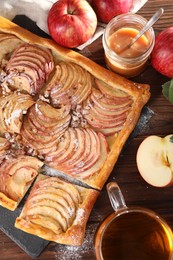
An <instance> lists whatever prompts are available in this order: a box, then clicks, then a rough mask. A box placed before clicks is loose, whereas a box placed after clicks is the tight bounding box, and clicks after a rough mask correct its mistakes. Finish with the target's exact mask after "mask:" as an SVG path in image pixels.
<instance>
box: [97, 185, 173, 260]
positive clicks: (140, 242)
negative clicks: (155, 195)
mask: <svg viewBox="0 0 173 260" xmlns="http://www.w3.org/2000/svg"><path fill="white" fill-rule="evenodd" d="M107 191H108V195H109V198H110V202H111V205H112V207H113V209H114V212H113V213H112V214H110V215H109V216H108V217H107V218H106V219H105V220H104V221H103V222H102V223H101V225H100V226H99V228H98V230H97V232H96V235H95V251H96V258H97V260H156V259H157V260H172V259H173V233H172V230H171V228H170V227H169V225H168V224H167V223H166V221H165V220H163V219H162V218H161V217H160V216H159V215H158V214H156V213H155V212H153V211H151V210H149V209H146V208H142V207H128V206H126V203H125V201H124V198H123V194H122V192H121V190H120V188H119V186H118V184H117V183H116V182H110V183H108V184H107Z"/></svg>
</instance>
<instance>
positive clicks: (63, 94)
mask: <svg viewBox="0 0 173 260" xmlns="http://www.w3.org/2000/svg"><path fill="white" fill-rule="evenodd" d="M91 87H92V77H91V74H89V73H88V72H87V71H86V70H84V69H83V68H82V67H81V66H78V65H77V64H75V63H70V62H68V63H67V62H60V63H59V64H58V65H57V66H56V72H55V74H54V76H53V78H52V79H51V81H50V82H49V83H48V85H47V86H46V88H45V89H44V93H43V95H44V96H45V97H49V98H50V100H51V103H52V104H53V106H54V107H56V106H58V105H59V104H71V105H72V106H76V105H77V104H81V103H82V101H83V100H85V99H86V98H87V96H88V95H89V94H90V92H91Z"/></svg>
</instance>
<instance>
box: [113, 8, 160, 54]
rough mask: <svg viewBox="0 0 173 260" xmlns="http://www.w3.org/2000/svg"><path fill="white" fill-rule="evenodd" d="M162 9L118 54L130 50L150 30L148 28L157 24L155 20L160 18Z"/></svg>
mask: <svg viewBox="0 0 173 260" xmlns="http://www.w3.org/2000/svg"><path fill="white" fill-rule="evenodd" d="M163 12H164V9H163V8H160V9H159V10H158V11H157V12H156V13H155V14H154V15H153V16H152V17H151V18H150V20H149V21H148V22H147V23H146V25H145V26H144V27H143V28H142V30H140V31H139V32H138V34H137V35H136V36H135V37H134V38H133V39H132V41H131V42H130V43H129V44H128V45H127V46H126V47H124V48H122V49H121V50H120V51H119V52H118V54H120V53H121V52H123V51H125V50H127V49H128V48H130V47H131V46H132V45H133V44H134V43H135V42H136V41H137V40H138V39H139V38H140V37H141V36H142V35H143V34H144V33H145V32H146V31H148V29H150V27H151V26H152V25H153V24H154V23H155V22H157V20H158V19H159V18H160V16H161V15H162V14H163Z"/></svg>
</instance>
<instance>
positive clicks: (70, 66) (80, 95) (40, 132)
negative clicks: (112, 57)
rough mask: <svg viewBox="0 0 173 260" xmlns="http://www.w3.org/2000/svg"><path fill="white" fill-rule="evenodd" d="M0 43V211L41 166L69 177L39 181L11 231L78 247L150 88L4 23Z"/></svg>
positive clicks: (14, 200) (10, 204) (13, 202)
mask: <svg viewBox="0 0 173 260" xmlns="http://www.w3.org/2000/svg"><path fill="white" fill-rule="evenodd" d="M0 43H2V44H0V52H1V55H0V137H1V138H0V204H1V205H2V206H5V207H7V208H9V209H11V210H14V209H15V208H16V207H17V205H18V203H19V202H20V200H21V199H22V198H23V196H24V195H25V193H26V192H27V189H28V188H29V187H30V185H31V183H32V182H33V181H34V179H35V177H36V176H37V175H38V171H39V169H40V167H42V165H43V164H46V165H48V166H49V167H51V168H54V169H56V170H57V171H59V172H61V173H63V176H64V177H69V176H70V177H72V178H70V179H71V183H69V182H67V181H62V180H61V179H59V178H58V177H47V176H43V175H39V177H38V178H37V181H36V183H35V185H34V186H33V188H32V190H31V193H30V195H29V197H28V199H27V202H26V204H25V206H24V208H23V211H22V213H21V216H20V217H18V218H17V220H16V224H15V226H16V227H17V228H20V229H22V230H24V231H26V232H28V233H31V234H35V235H37V236H40V237H43V238H45V239H48V240H51V241H55V242H58V243H63V244H70V245H79V244H81V243H82V240H83V237H84V233H85V226H86V222H87V220H88V217H89V214H90V211H91V209H92V207H93V205H94V202H95V200H96V198H97V196H98V191H96V189H97V190H101V189H102V187H103V186H104V184H105V182H106V181H107V179H108V177H109V175H110V173H111V172H112V169H113V167H114V165H115V163H116V161H117V160H118V156H119V155H120V152H121V150H122V148H123V145H124V144H125V142H126V140H127V139H128V137H129V135H130V134H131V132H132V131H133V129H134V127H135V125H136V123H137V121H138V119H139V117H140V113H141V110H142V108H143V106H144V105H145V104H146V103H147V101H148V100H149V97H150V91H149V90H150V87H149V85H147V84H138V83H134V82H132V81H130V80H127V79H125V78H123V77H121V76H119V75H117V74H115V73H113V72H111V71H109V70H107V69H105V68H103V67H101V66H99V65H98V64H96V63H94V62H93V61H91V60H90V59H88V58H86V57H84V56H82V55H80V54H79V53H77V52H74V51H73V50H69V49H65V48H63V47H61V46H58V45H57V44H56V43H55V42H54V41H52V40H51V39H44V38H41V37H39V36H37V35H34V34H33V33H31V32H29V31H27V30H25V29H23V28H21V27H20V26H18V25H16V24H14V23H12V22H10V21H8V20H7V19H5V18H3V17H0ZM7 137H9V138H7ZM10 137H12V139H14V143H13V141H12V140H11V138H10ZM12 145H13V152H12V153H11V152H9V154H8V151H9V150H10V149H11V146H12ZM7 154H8V159H7V157H6V155H7ZM10 156H11V157H10ZM10 158H11V159H10ZM57 174H58V173H57ZM66 179H67V178H66ZM76 179H77V180H79V181H80V182H83V186H86V185H84V184H87V185H88V186H87V187H88V188H83V187H80V186H77V185H75V184H74V183H76V182H75V181H76ZM74 180H75V181H74Z"/></svg>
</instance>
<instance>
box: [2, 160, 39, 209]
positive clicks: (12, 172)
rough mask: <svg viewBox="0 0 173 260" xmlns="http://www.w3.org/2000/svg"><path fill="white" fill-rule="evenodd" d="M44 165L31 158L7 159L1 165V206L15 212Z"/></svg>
mask: <svg viewBox="0 0 173 260" xmlns="http://www.w3.org/2000/svg"><path fill="white" fill-rule="evenodd" d="M42 165H43V163H42V162H41V161H40V160H38V159H37V158H34V157H30V156H25V155H19V156H17V157H10V156H9V157H7V158H6V159H5V160H4V161H3V162H2V163H1V165H0V205H1V206H3V207H5V208H7V209H10V210H15V209H16V207H17V205H18V204H19V202H20V201H21V199H22V198H23V197H24V195H25V193H26V192H27V190H28V189H29V187H30V186H31V184H32V182H33V181H34V179H35V178H36V176H37V175H38V171H39V169H40V168H41V167H42Z"/></svg>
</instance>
